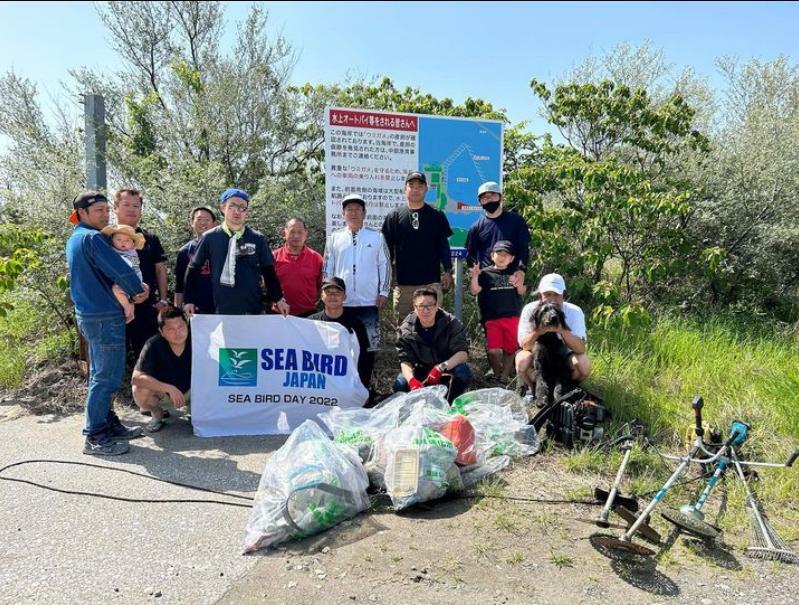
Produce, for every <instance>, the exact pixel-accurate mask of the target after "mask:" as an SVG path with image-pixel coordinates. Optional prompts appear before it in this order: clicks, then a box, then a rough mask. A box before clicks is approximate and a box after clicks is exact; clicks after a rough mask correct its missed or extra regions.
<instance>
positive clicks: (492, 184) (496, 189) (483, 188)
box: [477, 181, 502, 200]
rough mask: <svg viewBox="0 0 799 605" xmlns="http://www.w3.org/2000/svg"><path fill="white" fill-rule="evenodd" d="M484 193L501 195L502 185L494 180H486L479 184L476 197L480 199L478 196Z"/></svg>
mask: <svg viewBox="0 0 799 605" xmlns="http://www.w3.org/2000/svg"><path fill="white" fill-rule="evenodd" d="M484 193H498V194H500V195H502V187H500V186H499V183H497V182H496V181H487V182H485V183H483V184H482V185H480V188H479V189H478V190H477V199H478V200H479V199H480V196H481V195H483V194H484Z"/></svg>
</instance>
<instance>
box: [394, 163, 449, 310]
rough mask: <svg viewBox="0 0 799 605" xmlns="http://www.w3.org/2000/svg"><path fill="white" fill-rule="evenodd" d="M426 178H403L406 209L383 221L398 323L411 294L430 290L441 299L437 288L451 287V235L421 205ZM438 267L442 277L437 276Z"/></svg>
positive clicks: (441, 219) (436, 213)
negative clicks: (393, 276) (393, 275)
mask: <svg viewBox="0 0 799 605" xmlns="http://www.w3.org/2000/svg"><path fill="white" fill-rule="evenodd" d="M426 193H427V176H426V175H425V173H424V172H419V171H417V170H414V171H412V172H410V173H408V176H406V177H405V197H406V200H407V205H406V206H403V207H402V208H397V209H395V210H393V211H391V212H390V213H389V214H388V216H386V218H385V220H384V221H383V229H382V231H383V237H384V238H385V240H386V245H387V246H388V251H389V254H390V255H391V262H392V263H393V264H394V266H395V267H396V271H395V273H394V274H395V275H396V283H397V286H396V287H395V288H394V310H395V311H396V313H397V315H398V316H399V320H400V321H402V319H404V318H405V316H406V315H408V313H410V312H411V311H412V310H413V309H412V307H413V293H414V292H415V291H416V290H417V289H419V288H421V287H423V286H424V287H427V288H430V289H433V290H435V291H436V292H437V294H438V300H441V298H442V294H443V293H442V291H441V285H442V284H443V285H444V286H445V287H446V288H449V287H451V286H452V273H451V272H452V258H451V256H450V249H449V237H450V236H451V235H452V229H450V226H449V221H448V220H447V217H446V215H445V214H444V213H443V212H441V211H440V210H437V209H435V208H433V207H432V206H429V205H427V204H425V202H424V196H425V194H426ZM441 265H443V266H444V273H443V275H442V274H441Z"/></svg>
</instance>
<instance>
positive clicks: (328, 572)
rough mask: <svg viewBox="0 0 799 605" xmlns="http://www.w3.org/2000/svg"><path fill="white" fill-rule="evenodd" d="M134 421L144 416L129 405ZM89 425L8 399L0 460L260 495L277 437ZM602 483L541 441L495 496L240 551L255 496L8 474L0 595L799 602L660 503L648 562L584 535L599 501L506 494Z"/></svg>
mask: <svg viewBox="0 0 799 605" xmlns="http://www.w3.org/2000/svg"><path fill="white" fill-rule="evenodd" d="M127 420H130V421H134V424H142V417H140V416H139V415H138V414H136V413H134V412H129V413H127ZM81 426H82V417H81V416H79V415H73V416H61V417H56V416H29V415H27V414H25V413H24V411H22V410H21V408H19V407H18V406H17V405H14V404H13V403H9V402H6V403H0V466H5V465H8V464H11V463H14V462H18V461H21V460H27V459H49V460H63V461H73V462H87V463H92V464H100V465H103V466H107V467H111V468H117V469H126V470H131V471H136V472H141V473H145V474H147V475H149V476H152V477H157V478H160V479H168V480H173V481H181V482H185V483H191V484H194V485H199V486H203V487H207V488H211V489H216V490H225V491H229V492H237V493H244V494H247V495H251V494H252V492H253V491H254V490H255V489H256V487H257V483H258V479H259V476H260V473H261V471H262V469H263V465H264V463H265V461H266V459H267V458H268V455H269V453H270V452H272V451H274V450H275V449H276V448H277V447H279V446H280V445H281V444H282V443H283V441H284V438H283V437H235V438H217V439H199V438H195V437H193V436H192V434H191V431H190V428H189V425H188V423H186V422H185V421H184V420H182V419H172V420H171V421H170V424H169V426H167V428H165V429H164V430H163V431H161V432H160V433H158V434H156V435H155V436H154V437H153V438H150V437H145V438H143V439H138V440H135V441H133V442H132V449H131V453H129V454H127V455H124V456H120V457H116V458H111V459H97V458H94V457H89V456H84V455H82V454H81V447H82V441H83V440H82V437H81V435H80V428H81ZM3 477H14V478H19V479H26V480H30V481H36V482H38V483H42V484H44V485H47V486H50V487H52V488H58V489H62V490H76V491H88V492H96V493H101V494H105V495H113V496H117V497H124V498H132V499H142V500H153V499H192V500H197V499H201V500H205V501H208V500H220V499H223V497H221V496H217V495H213V494H203V493H200V492H196V491H190V490H187V489H185V488H181V487H176V486H172V485H168V484H166V483H161V482H157V481H152V480H150V479H145V478H140V477H135V476H131V475H129V474H124V473H119V472H114V471H112V470H104V469H96V468H89V467H85V466H73V465H61V464H45V463H36V464H30V465H25V466H19V467H15V468H12V469H9V470H7V471H5V472H4V473H3ZM595 484H596V478H594V477H590V476H575V475H568V474H567V473H565V471H564V470H563V469H562V466H561V464H560V461H559V459H558V457H557V456H539V457H534V458H532V459H527V460H524V461H522V462H519V463H517V464H514V465H513V466H512V468H510V469H509V470H507V471H505V472H504V473H503V474H502V479H501V481H499V482H498V484H497V486H496V490H495V491H496V495H497V496H498V497H497V498H486V499H482V500H479V499H457V500H451V501H445V502H440V503H436V504H434V505H431V506H429V507H427V508H417V509H414V510H412V511H409V512H406V513H404V514H401V515H396V514H393V513H392V512H390V511H389V510H387V508H386V507H385V506H381V505H378V506H377V508H376V509H375V510H373V511H372V512H370V513H369V514H365V515H360V516H359V517H357V518H355V519H353V520H351V521H348V522H346V523H344V524H342V525H340V526H338V527H336V528H334V529H333V530H331V531H329V532H327V533H325V534H322V535H320V536H316V537H312V538H308V539H307V540H303V541H300V542H295V543H291V544H289V545H286V546H284V547H283V548H279V549H277V550H272V551H268V552H261V553H258V554H256V555H255V556H242V555H240V554H239V552H240V547H241V538H242V533H243V529H244V526H245V524H246V521H247V518H248V515H249V510H248V507H247V508H241V507H232V506H224V505H220V504H213V503H205V504H203V503H131V502H121V501H115V500H108V499H101V498H92V497H88V496H81V495H71V494H64V493H58V492H54V491H48V490H44V489H41V488H37V487H34V486H31V485H26V484H23V483H17V482H8V481H0V514H1V515H2V517H1V518H2V520H3V523H2V524H0V563H1V564H0V601H1V602H7V603H34V602H42V603H75V602H86V601H89V600H98V599H102V600H103V601H108V602H124V603H141V602H148V601H150V600H152V601H156V602H166V601H171V602H190V603H215V602H222V603H251V602H259V603H310V602H326V603H411V602H414V603H464V602H475V603H553V602H554V603H566V602H568V603H608V602H618V603H693V604H696V603H699V604H701V605H709V604H711V603H723V602H729V601H734V602H736V603H777V604H779V603H786V604H788V603H791V604H792V603H796V602H797V599H796V595H797V594H799V567H796V566H788V565H781V564H776V563H764V562H758V561H755V562H753V561H751V560H750V559H748V558H746V557H745V556H744V555H743V553H742V552H741V551H740V550H736V549H733V548H732V547H729V546H727V545H725V544H724V543H723V542H722V543H721V545H720V546H716V547H706V546H704V545H702V544H699V543H696V542H695V541H693V540H689V539H687V538H685V537H683V536H678V535H677V534H676V533H675V532H670V531H669V528H668V527H666V526H665V524H664V523H663V522H662V521H661V520H659V519H658V520H656V522H655V526H656V528H657V529H658V530H659V531H661V534H662V535H663V536H664V543H663V545H662V546H661V547H660V551H659V552H658V555H657V556H656V558H655V561H654V562H653V563H652V564H649V565H645V566H629V565H626V564H623V563H619V562H617V561H612V560H609V559H608V558H606V557H604V556H602V555H601V554H600V553H599V552H597V551H596V550H595V549H594V548H593V547H592V546H591V543H590V541H589V539H588V538H589V537H590V536H591V534H593V533H594V532H595V531H596V528H595V527H594V526H593V525H592V524H588V523H583V522H580V521H578V520H577V519H580V518H581V519H591V518H593V517H594V516H595V515H596V513H597V511H598V509H597V508H596V507H591V506H584V505H574V504H560V505H551V504H541V503H534V502H525V501H522V500H509V499H507V497H509V496H512V497H514V498H541V497H544V498H553V497H561V498H563V497H564V495H566V497H568V498H575V499H580V497H581V496H579V495H576V494H582V498H584V497H585V494H586V493H588V492H590V488H591V487H592V486H593V485H595ZM227 500H228V501H230V502H234V503H238V504H241V503H244V504H245V505H246V504H247V503H246V502H244V501H241V500H238V501H237V500H234V499H230V498H228V499H227ZM773 514H777V515H778V514H779V511H773ZM610 531H614V530H610ZM616 531H617V530H616ZM731 541H733V540H731ZM792 546H793V548H794V549H795V550H799V544H797V543H796V542H794V543H793V544H792Z"/></svg>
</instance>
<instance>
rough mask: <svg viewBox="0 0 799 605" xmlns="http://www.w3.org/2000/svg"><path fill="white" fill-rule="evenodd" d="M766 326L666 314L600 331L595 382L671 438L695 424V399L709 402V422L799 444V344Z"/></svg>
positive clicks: (612, 401)
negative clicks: (738, 423)
mask: <svg viewBox="0 0 799 605" xmlns="http://www.w3.org/2000/svg"><path fill="white" fill-rule="evenodd" d="M759 328H760V329H758V326H749V325H746V326H744V325H743V322H742V321H741V320H736V319H735V318H729V317H724V316H714V317H711V318H709V319H706V320H703V319H697V318H674V317H668V316H666V317H661V318H659V319H658V320H657V321H656V322H655V323H654V324H653V325H651V326H649V327H639V328H633V329H629V328H628V329H625V330H606V331H601V330H593V331H592V332H591V341H592V342H591V344H590V351H589V353H590V355H591V357H592V359H593V361H594V372H593V379H592V382H593V384H594V385H596V386H597V388H598V389H599V390H601V391H602V392H603V393H604V394H605V398H606V400H607V402H608V403H609V405H610V406H611V407H612V408H613V409H614V410H615V411H616V412H617V413H618V414H619V415H620V416H621V417H625V418H629V417H633V416H635V417H638V418H639V419H641V420H642V421H644V423H645V424H646V425H647V426H648V427H649V429H650V431H652V432H653V433H656V434H657V435H658V436H660V437H661V438H663V439H666V440H669V439H672V440H676V439H677V438H678V437H680V436H682V434H683V433H684V430H685V427H687V426H688V425H690V424H691V423H692V421H693V412H692V409H691V405H690V403H691V400H692V399H693V397H694V396H695V395H702V397H703V398H704V401H705V407H704V410H703V414H704V418H705V420H706V421H709V422H710V423H711V424H714V425H717V426H718V427H719V428H720V429H721V430H722V431H726V429H727V427H728V426H729V423H730V422H731V421H732V420H734V419H740V420H743V421H745V422H748V423H749V424H751V425H752V427H753V430H754V434H753V437H754V438H758V439H760V440H764V439H766V440H767V439H769V438H770V437H780V438H794V439H797V438H799V347H797V342H796V340H795V338H793V337H789V336H785V335H781V334H779V333H778V332H777V331H776V330H775V329H774V328H772V327H770V326H767V325H765V324H763V325H761V326H759Z"/></svg>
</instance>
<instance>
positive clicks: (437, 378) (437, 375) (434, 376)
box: [424, 366, 441, 385]
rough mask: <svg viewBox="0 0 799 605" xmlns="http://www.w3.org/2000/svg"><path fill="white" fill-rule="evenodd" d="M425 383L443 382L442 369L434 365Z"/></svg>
mask: <svg viewBox="0 0 799 605" xmlns="http://www.w3.org/2000/svg"><path fill="white" fill-rule="evenodd" d="M424 382H425V384H427V385H431V384H438V383H439V382H441V370H439V369H438V366H433V369H432V370H430V373H429V374H428V375H427V378H425V381H424Z"/></svg>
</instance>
